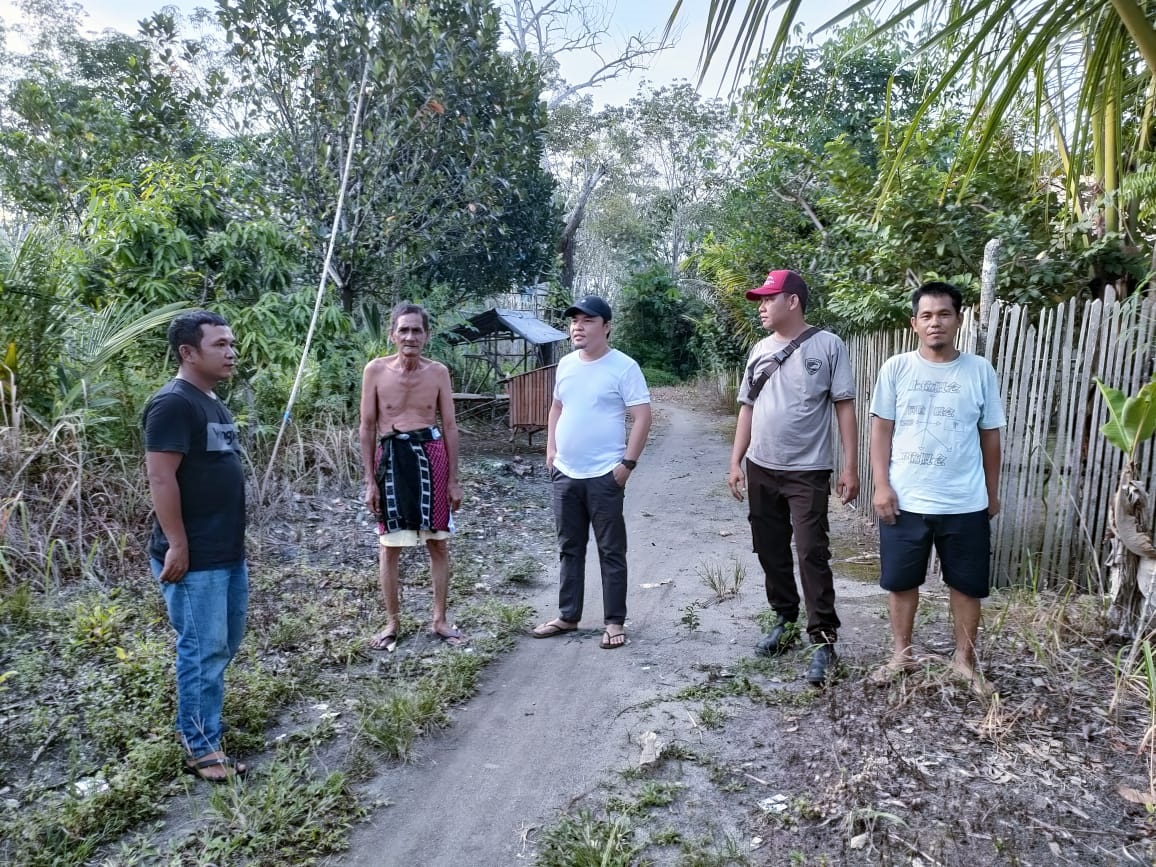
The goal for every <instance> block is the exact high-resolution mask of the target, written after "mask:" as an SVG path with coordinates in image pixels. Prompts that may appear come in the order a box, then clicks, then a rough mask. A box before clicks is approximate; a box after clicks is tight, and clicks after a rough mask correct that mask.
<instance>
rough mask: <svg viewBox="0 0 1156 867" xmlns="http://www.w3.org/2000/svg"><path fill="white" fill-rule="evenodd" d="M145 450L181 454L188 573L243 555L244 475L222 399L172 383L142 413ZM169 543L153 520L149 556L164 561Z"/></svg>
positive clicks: (230, 418) (179, 481) (179, 478)
mask: <svg viewBox="0 0 1156 867" xmlns="http://www.w3.org/2000/svg"><path fill="white" fill-rule="evenodd" d="M144 435H145V451H149V452H179V453H181V454H182V455H184V458H183V459H182V460H181V464H180V466H179V467H178V468H177V484H178V485H179V486H180V490H181V516H182V518H183V519H184V524H185V533H186V534H187V536H188V539H189V570H190V571H198V570H203V569H215V568H218V567H221V566H226V565H229V564H230V563H236V562H237V561H239V560H242V559H244V557H245V477H244V474H243V472H242V469H241V454H240V443H239V441H238V437H237V428H236V425H234V424H233V416H232V414H231V413H230V412H229V410H228V409H226V407H225V405H224V404H223V403H221V401H219V400H217V399H216V398H214V397H210V396H209V395H207V394H205V393H204V392H203V391H201V390H200V389H199V388H197V387H196V386H194V385H190V384H189V383H187V382H185V381H184V380H183V379H173V380H170V381H169V383H168V384H167V385H165V387H164V388H162V389H161V390H160V391H158V392H157V393H156V394H154V395H153V397H152V400H150V401H149V402H148V406H146V407H145V411H144ZM168 550H169V543H168V540H167V539H165V535H164V533H163V532H162V530H161V526H160V522H159V521H157V520H156V518H155V517H154V519H153V530H152V535H151V537H150V538H149V555H150V556H152V557H155V558H156V559H157V560H162V561H163V560H164V559H165V553H166V552H167V551H168Z"/></svg>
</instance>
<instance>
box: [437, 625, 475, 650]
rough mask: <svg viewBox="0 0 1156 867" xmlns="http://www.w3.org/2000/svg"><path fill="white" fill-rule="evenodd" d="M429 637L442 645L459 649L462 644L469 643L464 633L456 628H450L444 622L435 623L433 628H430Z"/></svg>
mask: <svg viewBox="0 0 1156 867" xmlns="http://www.w3.org/2000/svg"><path fill="white" fill-rule="evenodd" d="M430 635H432V636H433V637H434V638H436V639H438V640H439V641H441V642H443V643H444V644H448V645H449V646H450V647H461V646H462V645H464V644H469V643H470V639H469V637H468V636H467V635H466V634H465V633H464V632H462V631H461V630H460V629H458V628H457V627H456V626H451V625H450V624H448V623H446V622H445V621H444V620H443V621H440V622H435V623H434V624H433V626H432V627H430Z"/></svg>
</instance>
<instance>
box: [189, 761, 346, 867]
mask: <svg viewBox="0 0 1156 867" xmlns="http://www.w3.org/2000/svg"><path fill="white" fill-rule="evenodd" d="M210 805H211V807H212V814H211V815H210V816H209V817H207V819H206V820H204V821H203V822H202V823H201V826H200V828H199V829H198V832H197V833H196V834H194V835H192V836H190V837H189V838H187V839H186V840H185V842H184V843H183V845H182V846H181V847H180V856H181V860H182V862H185V861H186V860H187V859H192V860H193V861H194V862H195V863H198V864H204V863H213V864H236V863H258V864H291V863H292V864H296V863H302V860H303V856H307V857H308V859H309V860H312V859H313V858H314V857H316V856H320V855H327V854H331V853H333V852H338V851H341V850H343V849H345V848H346V846H347V839H348V832H349V828H350V826H351V825H352V824H353V822H354V821H355V820H356V819H358V818H359V817H361V816H362V815H364V807H362V806H361V805H360V804H359V803H358V801H357V798H356V796H355V795H354V793H353V791H352V789H351V788H350V786H349V780H348V778H347V777H346V775H345V774H344V773H342V772H340V771H338V772H332V773H328V774H326V773H318V771H317V769H316V767H314V765H313V762H312V761H311V759H310V755H309V753H308V752H307V751H304V750H297V749H289V750H286V751H283V752H279V753H278V754H277V756H276V757H275V759H274V760H273V761H272V762H270V763H268V764H266V765H263V766H262V768H261V773H260V775H259V776H258V777H256V778H255V779H254V778H250V779H247V780H246V781H245V782H244V783H243V784H240V785H235V786H217V787H215V788H214V789H213V790H212V794H211V797H210Z"/></svg>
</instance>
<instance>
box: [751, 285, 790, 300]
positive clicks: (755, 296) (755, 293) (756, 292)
mask: <svg viewBox="0 0 1156 867" xmlns="http://www.w3.org/2000/svg"><path fill="white" fill-rule="evenodd" d="M781 294H783V290H782V289H764V288H763V287H762V286H760V287H758V288H757V289H749V290H747V300H748V301H758V300H759V299H760V298H766V297H767V296H768V295H781Z"/></svg>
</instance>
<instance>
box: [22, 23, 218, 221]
mask: <svg viewBox="0 0 1156 867" xmlns="http://www.w3.org/2000/svg"><path fill="white" fill-rule="evenodd" d="M23 8H24V11H25V14H26V15H27V16H28V20H29V23H28V24H26V25H22V27H21V31H20V35H21V36H22V37H23V39H24V40H25V41H26V42H27V44H28V47H27V50H26V51H24V52H23V53H18V54H15V55H14V56H13V57H12V58H10V61H9V63H7V64H5V66H4V72H5V75H4V79H3V81H0V89H2V91H3V98H2V102H0V188H2V189H3V194H4V199H5V201H6V202H7V204H8V208H7V209H8V210H9V211H15V212H16V213H18V214H25V215H29V216H33V217H45V216H52V215H62V216H64V217H66V218H71V219H72V220H73V221H75V220H77V219H79V217H80V214H81V211H82V210H83V208H84V199H85V197H84V195H83V193H82V190H83V188H84V186H85V184H86V183H87V182H88V181H89V180H90V179H91V178H101V177H104V178H107V177H130V176H131V175H132V174H133V173H134V172H135V171H136V170H137V169H138V168H139V167H140V165H141V164H142V163H143V162H146V161H149V160H154V159H167V158H170V157H179V158H183V157H187V156H190V155H191V154H192V153H194V152H196V151H198V150H200V149H202V148H204V147H206V145H207V133H206V127H205V123H204V118H205V113H206V111H207V107H208V106H209V105H211V104H212V103H213V102H214V101H215V100H216V99H217V97H218V96H219V93H220V90H219V88H220V85H221V81H220V79H219V78H217V77H215V76H211V77H208V78H206V79H204V80H201V81H193V80H191V79H190V78H189V77H187V75H186V70H187V69H188V67H189V65H190V64H192V63H195V62H196V59H197V57H198V54H199V52H200V44H199V43H198V42H197V41H196V40H182V39H180V38H179V36H178V33H177V27H176V23H175V21H174V18H173V16H172V15H171V14H169V13H165V12H162V13H157V14H155V15H153V16H152V17H150V18H148V19H146V20H145V21H143V22H141V30H140V34H139V36H136V37H129V36H125V35H123V34H118V33H110V34H106V35H103V36H100V37H98V38H96V39H87V38H84V37H83V36H82V35H81V34H80V30H79V8H78V7H76V6H71V5H68V4H65V5H64V6H63V7H61V8H57V7H56V6H54V5H50V4H47V3H40V2H25V3H24V4H23Z"/></svg>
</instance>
